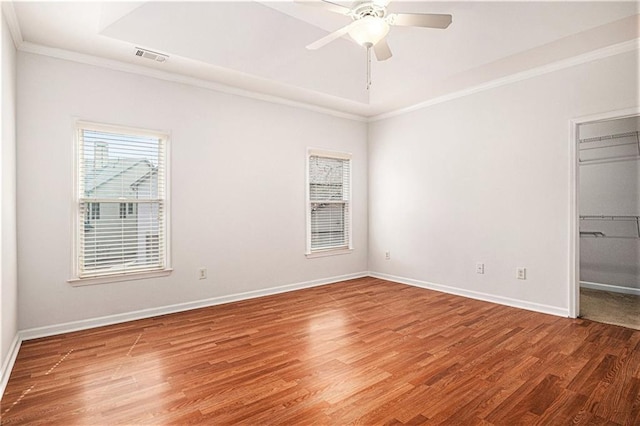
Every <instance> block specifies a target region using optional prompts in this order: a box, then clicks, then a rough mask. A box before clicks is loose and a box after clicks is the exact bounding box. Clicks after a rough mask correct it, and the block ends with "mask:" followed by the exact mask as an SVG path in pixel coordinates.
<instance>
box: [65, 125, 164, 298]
mask: <svg viewBox="0 0 640 426" xmlns="http://www.w3.org/2000/svg"><path fill="white" fill-rule="evenodd" d="M80 129H90V130H95V131H104V132H121V133H126V134H129V135H134V136H154V137H158V138H160V139H162V140H163V146H164V158H165V164H164V180H165V187H164V193H165V197H164V200H163V201H164V215H165V216H164V229H163V231H164V235H165V256H164V268H162V269H156V270H148V271H127V272H117V273H112V274H104V275H97V276H85V277H80V265H79V256H80V238H81V235H80V225H81V224H80V198H81V197H80V191H79V188H80V186H79V184H80V181H79V179H80V178H79V176H80V157H79V149H80V147H79V143H80V141H79V139H78V138H79V130H80ZM72 131H73V137H72V140H73V150H72V151H73V186H72V191H73V196H72V200H73V206H72V209H71V210H72V212H73V214H72V232H71V235H72V245H71V247H72V257H71V278H69V279H68V280H67V282H68V283H69V284H70V285H72V286H74V287H80V286H85V285H95V284H107V283H114V282H122V281H133V280H140V279H147V278H156V277H165V276H169V275H171V273H172V272H173V268H172V266H171V265H172V264H171V132H169V131H165V130H151V129H143V128H139V127H130V126H124V125H122V126H121V125H114V124H105V123H97V122H93V121H87V120H82V119H79V118H75V119H74V121H73V126H72Z"/></svg>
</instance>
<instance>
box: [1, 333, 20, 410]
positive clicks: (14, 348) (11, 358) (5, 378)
mask: <svg viewBox="0 0 640 426" xmlns="http://www.w3.org/2000/svg"><path fill="white" fill-rule="evenodd" d="M21 344H22V337H21V336H20V332H18V333H16V335H15V337H14V338H13V342H11V347H10V348H9V352H8V353H7V358H6V359H5V360H4V363H2V367H1V368H0V399H2V395H4V390H5V388H6V387H7V383H9V376H11V370H13V365H14V364H15V363H16V358H17V357H18V352H19V351H20V345H21ZM1 415H2V413H1V412H0V417H1Z"/></svg>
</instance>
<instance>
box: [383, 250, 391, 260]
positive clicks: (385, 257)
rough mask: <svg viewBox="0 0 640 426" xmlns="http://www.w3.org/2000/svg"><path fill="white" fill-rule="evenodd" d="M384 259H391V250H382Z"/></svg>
mask: <svg viewBox="0 0 640 426" xmlns="http://www.w3.org/2000/svg"><path fill="white" fill-rule="evenodd" d="M384 260H391V252H390V251H385V252H384Z"/></svg>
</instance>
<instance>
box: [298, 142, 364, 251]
mask: <svg viewBox="0 0 640 426" xmlns="http://www.w3.org/2000/svg"><path fill="white" fill-rule="evenodd" d="M311 157H325V158H335V159H338V160H347V161H349V197H348V200H346V204H347V205H348V208H347V223H346V225H345V226H346V229H345V232H347V234H348V243H347V246H346V247H344V246H342V247H336V248H327V249H319V250H318V249H315V250H312V249H311V204H312V201H311V191H310V188H311V179H310V159H311ZM305 172H306V197H305V203H306V237H307V245H306V251H305V256H306V257H307V258H308V259H312V258H316V257H324V256H334V255H340V254H348V253H351V252H352V251H353V161H352V156H351V154H350V153H347V152H338V151H328V150H324V149H316V148H308V149H307V157H306V169H305Z"/></svg>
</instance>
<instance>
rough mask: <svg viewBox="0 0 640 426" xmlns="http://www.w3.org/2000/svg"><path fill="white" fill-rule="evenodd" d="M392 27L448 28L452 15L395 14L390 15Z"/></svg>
mask: <svg viewBox="0 0 640 426" xmlns="http://www.w3.org/2000/svg"><path fill="white" fill-rule="evenodd" d="M389 23H390V24H391V25H401V26H404V27H426V28H441V29H444V28H447V27H448V26H449V25H450V24H451V15H442V14H437V13H394V14H391V15H389Z"/></svg>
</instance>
